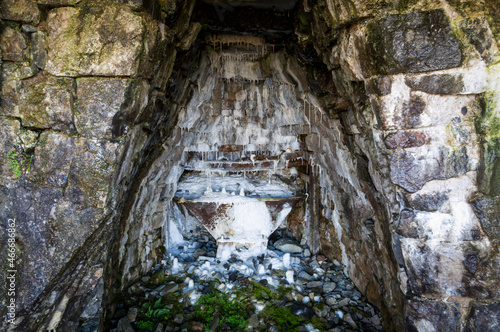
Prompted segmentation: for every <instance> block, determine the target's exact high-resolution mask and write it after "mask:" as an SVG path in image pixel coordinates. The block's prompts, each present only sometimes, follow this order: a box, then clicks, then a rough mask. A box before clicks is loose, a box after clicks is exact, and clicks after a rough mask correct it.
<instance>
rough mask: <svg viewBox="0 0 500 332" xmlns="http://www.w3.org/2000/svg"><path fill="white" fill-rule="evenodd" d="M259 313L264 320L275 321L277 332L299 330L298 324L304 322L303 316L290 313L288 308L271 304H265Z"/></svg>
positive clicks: (297, 331)
mask: <svg viewBox="0 0 500 332" xmlns="http://www.w3.org/2000/svg"><path fill="white" fill-rule="evenodd" d="M261 315H262V316H263V317H264V319H265V321H269V320H273V321H275V322H276V327H277V329H278V331H279V332H299V331H301V330H302V329H301V328H300V326H301V325H303V324H304V323H305V322H306V320H305V319H304V318H302V317H299V316H296V315H294V314H292V312H291V311H290V309H289V308H283V307H276V306H272V305H268V306H266V307H265V308H264V309H263V310H262V312H261Z"/></svg>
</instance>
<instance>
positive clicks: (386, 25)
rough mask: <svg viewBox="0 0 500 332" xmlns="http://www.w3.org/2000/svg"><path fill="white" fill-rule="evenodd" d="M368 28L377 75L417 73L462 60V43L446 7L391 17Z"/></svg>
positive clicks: (458, 62)
mask: <svg viewBox="0 0 500 332" xmlns="http://www.w3.org/2000/svg"><path fill="white" fill-rule="evenodd" d="M367 29H368V32H369V34H368V40H369V43H370V46H369V49H370V50H371V55H372V56H373V57H374V61H375V66H374V68H373V72H374V73H376V74H380V75H387V74H397V73H406V72H408V73H417V72H423V71H431V70H438V69H445V68H452V67H458V66H460V65H461V63H462V52H461V50H460V45H459V43H458V41H457V39H456V38H455V36H454V35H453V32H452V30H451V27H450V24H449V21H448V19H447V18H446V16H445V14H444V11H443V10H432V11H428V12H421V13H410V14H405V15H393V16H389V17H387V18H384V19H381V20H378V21H375V22H372V23H369V24H368V28H367Z"/></svg>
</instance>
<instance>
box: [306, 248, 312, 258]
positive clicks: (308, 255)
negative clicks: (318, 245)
mask: <svg viewBox="0 0 500 332" xmlns="http://www.w3.org/2000/svg"><path fill="white" fill-rule="evenodd" d="M304 257H306V258H307V257H311V252H310V251H309V249H305V250H304Z"/></svg>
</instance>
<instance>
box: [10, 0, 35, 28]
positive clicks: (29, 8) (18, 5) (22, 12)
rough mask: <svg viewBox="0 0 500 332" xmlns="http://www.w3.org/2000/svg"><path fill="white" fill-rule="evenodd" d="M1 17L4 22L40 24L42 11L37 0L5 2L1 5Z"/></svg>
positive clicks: (11, 0)
mask: <svg viewBox="0 0 500 332" xmlns="http://www.w3.org/2000/svg"><path fill="white" fill-rule="evenodd" d="M0 16H1V17H2V19H4V20H12V21H21V22H26V23H34V24H38V22H39V21H40V10H39V9H38V6H37V5H36V1H35V0H3V1H2V3H1V4H0Z"/></svg>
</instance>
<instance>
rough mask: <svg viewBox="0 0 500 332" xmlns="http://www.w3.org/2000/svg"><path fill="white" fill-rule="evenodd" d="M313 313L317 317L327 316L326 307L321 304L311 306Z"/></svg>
mask: <svg viewBox="0 0 500 332" xmlns="http://www.w3.org/2000/svg"><path fill="white" fill-rule="evenodd" d="M313 312H314V314H315V315H316V316H318V317H320V318H321V317H326V315H327V314H328V306H326V305H324V304H322V303H316V304H315V305H314V306H313Z"/></svg>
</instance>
